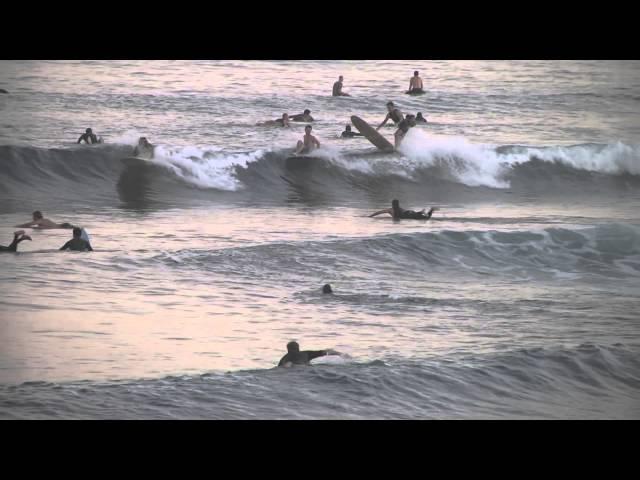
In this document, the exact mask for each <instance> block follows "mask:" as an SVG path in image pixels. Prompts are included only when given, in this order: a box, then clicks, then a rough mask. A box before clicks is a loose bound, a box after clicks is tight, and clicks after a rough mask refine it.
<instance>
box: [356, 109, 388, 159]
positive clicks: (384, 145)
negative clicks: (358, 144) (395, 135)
mask: <svg viewBox="0 0 640 480" xmlns="http://www.w3.org/2000/svg"><path fill="white" fill-rule="evenodd" d="M351 123H353V126H354V127H356V128H357V129H358V131H359V132H360V133H361V134H363V135H364V136H365V138H366V139H367V140H369V141H370V142H371V143H373V144H374V145H375V146H376V147H378V148H379V149H380V150H383V151H385V152H387V151H388V152H391V151H393V150H395V148H394V147H393V145H392V144H391V143H389V141H388V140H387V139H386V138H384V137H383V136H382V135H380V134H379V133H378V132H377V131H376V129H375V128H373V127H372V126H371V125H369V124H368V123H367V122H365V121H364V120H362V119H361V118H360V117H357V116H355V115H352V116H351Z"/></svg>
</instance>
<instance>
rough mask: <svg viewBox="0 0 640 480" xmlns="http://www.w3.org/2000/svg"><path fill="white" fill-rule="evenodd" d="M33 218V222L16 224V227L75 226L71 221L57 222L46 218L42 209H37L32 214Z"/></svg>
mask: <svg viewBox="0 0 640 480" xmlns="http://www.w3.org/2000/svg"><path fill="white" fill-rule="evenodd" d="M31 216H32V218H33V220H32V221H31V222H27V223H23V224H22V225H16V226H15V227H16V228H73V225H71V224H70V223H55V222H52V221H51V220H49V219H48V218H44V217H43V216H42V212H41V211H40V210H36V211H35V212H33V213H32V214H31Z"/></svg>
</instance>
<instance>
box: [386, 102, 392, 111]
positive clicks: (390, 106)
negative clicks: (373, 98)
mask: <svg viewBox="0 0 640 480" xmlns="http://www.w3.org/2000/svg"><path fill="white" fill-rule="evenodd" d="M393 107H394V105H393V102H391V101H389V102H387V109H388V110H389V111H391V110H393Z"/></svg>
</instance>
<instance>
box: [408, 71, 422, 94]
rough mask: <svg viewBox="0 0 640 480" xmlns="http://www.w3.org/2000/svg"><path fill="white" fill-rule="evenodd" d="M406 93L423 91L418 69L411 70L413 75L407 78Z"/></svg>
mask: <svg viewBox="0 0 640 480" xmlns="http://www.w3.org/2000/svg"><path fill="white" fill-rule="evenodd" d="M407 93H424V90H423V86H422V79H421V78H420V76H419V72H418V70H416V71H415V72H413V77H411V80H409V91H408V92H407Z"/></svg>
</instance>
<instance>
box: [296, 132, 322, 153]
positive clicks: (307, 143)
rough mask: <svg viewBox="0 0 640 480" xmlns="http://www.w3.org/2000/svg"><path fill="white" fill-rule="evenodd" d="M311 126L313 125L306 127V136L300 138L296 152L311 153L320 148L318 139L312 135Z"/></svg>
mask: <svg viewBox="0 0 640 480" xmlns="http://www.w3.org/2000/svg"><path fill="white" fill-rule="evenodd" d="M311 128H312V127H311V125H307V126H306V127H304V137H302V140H298V144H297V145H296V154H300V153H311V152H312V151H313V150H315V149H316V148H320V142H319V141H318V139H317V138H316V137H314V136H313V135H311Z"/></svg>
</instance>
